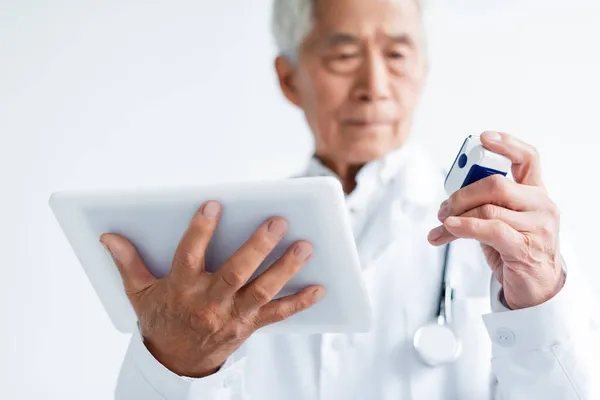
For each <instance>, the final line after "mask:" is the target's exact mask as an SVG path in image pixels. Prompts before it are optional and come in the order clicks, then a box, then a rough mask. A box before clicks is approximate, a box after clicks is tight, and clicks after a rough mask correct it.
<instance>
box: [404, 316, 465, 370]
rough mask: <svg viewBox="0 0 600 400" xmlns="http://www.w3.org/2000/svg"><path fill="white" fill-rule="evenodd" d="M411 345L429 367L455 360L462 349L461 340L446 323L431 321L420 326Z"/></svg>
mask: <svg viewBox="0 0 600 400" xmlns="http://www.w3.org/2000/svg"><path fill="white" fill-rule="evenodd" d="M413 345H414V347H415V350H416V351H417V353H418V354H419V355H420V356H421V359H422V360H423V362H425V363H426V364H427V365H429V366H431V367H437V366H439V365H442V364H446V363H451V362H453V361H455V360H456V359H457V358H458V357H459V356H460V353H461V351H462V346H461V342H460V340H459V339H458V337H457V336H456V334H455V333H454V331H453V330H452V329H451V328H450V327H449V326H448V325H446V324H438V323H431V324H427V325H423V326H422V327H420V328H419V329H418V330H417V331H416V332H415V335H414V338H413Z"/></svg>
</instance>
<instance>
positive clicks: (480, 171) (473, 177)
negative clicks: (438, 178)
mask: <svg viewBox="0 0 600 400" xmlns="http://www.w3.org/2000/svg"><path fill="white" fill-rule="evenodd" d="M496 174H500V175H502V176H506V172H502V171H498V170H495V169H493V168H487V167H482V166H481V165H477V164H474V165H473V166H472V167H471V170H470V171H469V173H468V174H467V177H466V178H465V181H464V182H463V184H462V186H461V189H462V188H464V187H465V186H468V185H470V184H471V183H475V182H477V181H478V180H480V179H483V178H487V177H488V176H490V175H496Z"/></svg>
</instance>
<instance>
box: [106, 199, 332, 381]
mask: <svg viewBox="0 0 600 400" xmlns="http://www.w3.org/2000/svg"><path fill="white" fill-rule="evenodd" d="M220 215H221V207H220V205H219V203H217V202H215V201H209V202H207V203H205V204H204V205H203V206H202V207H201V208H200V209H199V210H198V212H197V213H196V214H195V215H194V217H193V218H192V220H191V222H190V225H189V227H188V229H187V230H186V232H185V234H184V235H183V237H182V239H181V241H180V242H179V245H178V247H177V250H176V252H175V256H174V258H173V263H172V266H171V270H170V272H169V273H168V274H167V275H166V276H165V277H163V278H161V279H156V278H155V277H154V276H153V275H152V274H151V273H150V271H148V269H147V268H146V266H145V265H144V261H143V260H142V258H141V257H140V255H139V254H138V252H137V250H136V249H135V247H134V246H133V244H131V242H130V241H129V240H127V239H126V238H124V237H122V236H119V235H116V234H110V233H106V234H104V235H102V237H101V242H102V243H103V244H104V245H105V246H106V247H107V249H108V250H109V251H110V253H111V254H112V256H113V259H114V260H115V264H116V265H117V267H118V269H119V272H120V273H121V277H122V279H123V283H124V287H125V291H126V293H127V296H128V297H129V300H130V301H131V304H132V305H133V308H134V310H135V312H136V314H137V316H138V319H139V322H140V327H141V332H142V335H143V337H144V342H145V344H146V347H147V348H148V350H149V351H150V352H151V353H152V354H153V355H154V357H155V358H156V359H157V360H158V361H159V362H160V363H161V364H163V365H164V366H165V367H166V368H168V369H170V370H171V371H173V372H174V373H176V374H178V375H180V376H188V377H196V378H200V377H204V376H207V375H210V374H213V373H214V372H216V371H218V369H219V368H220V367H221V366H222V365H223V364H224V363H225V361H226V360H227V358H228V357H229V356H230V355H231V354H232V353H233V352H234V351H235V350H236V349H237V348H239V346H240V345H241V344H242V343H243V342H244V341H245V340H246V339H247V338H248V337H249V336H250V335H251V334H252V333H253V332H254V331H255V330H256V329H258V328H261V327H263V326H265V325H269V324H272V323H275V322H278V321H281V320H284V319H286V318H288V317H290V316H291V315H293V314H296V313H298V312H300V311H302V310H305V309H307V308H309V307H311V306H312V305H313V304H314V303H315V302H317V301H318V300H319V299H321V298H322V297H323V295H324V294H325V289H324V288H323V287H321V286H309V287H306V288H304V289H302V290H301V291H299V292H298V293H296V294H294V295H291V296H286V297H282V298H279V299H276V300H273V297H274V296H275V295H276V294H277V293H278V292H279V291H280V290H281V289H282V288H283V286H284V285H285V283H286V282H287V281H288V280H289V279H290V278H292V276H294V274H296V272H298V270H299V269H300V268H301V267H302V266H303V265H304V264H305V263H306V261H307V260H308V258H309V257H310V256H311V254H312V246H311V245H310V244H309V243H307V242H305V241H298V242H296V243H294V244H293V245H292V246H290V248H289V249H288V250H287V252H286V253H285V254H284V255H283V256H282V257H281V258H279V259H278V260H277V261H276V262H275V263H274V264H273V265H272V266H271V267H270V268H269V269H268V270H267V271H265V272H264V273H263V274H262V275H261V276H259V277H257V278H256V279H254V280H253V281H252V282H251V283H248V280H249V279H250V278H251V276H252V275H253V273H254V272H255V271H256V269H257V268H258V267H259V265H260V264H261V263H262V262H263V260H264V259H265V258H266V257H267V255H268V254H269V253H270V252H271V251H272V250H273V249H274V248H275V246H276V245H277V243H279V241H280V240H281V238H282V237H283V235H284V234H285V232H286V230H287V223H286V221H285V220H284V219H282V218H279V217H273V218H270V219H268V220H267V221H265V223H263V224H262V225H261V226H260V227H259V228H258V229H257V230H256V232H255V233H254V234H253V235H252V236H251V237H250V239H249V240H248V241H247V242H246V243H245V244H244V245H243V246H242V247H240V248H239V249H238V250H237V251H236V252H235V253H234V254H233V255H232V256H231V257H230V258H229V259H228V260H227V261H226V262H225V263H224V264H223V265H221V266H220V268H219V269H218V270H217V272H215V273H209V272H207V271H206V270H205V254H206V248H207V246H208V244H209V242H210V240H211V238H212V236H213V233H214V231H215V228H216V227H217V223H218V221H219V217H220Z"/></svg>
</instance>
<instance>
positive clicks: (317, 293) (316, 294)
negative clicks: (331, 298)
mask: <svg viewBox="0 0 600 400" xmlns="http://www.w3.org/2000/svg"><path fill="white" fill-rule="evenodd" d="M323 296H325V290H324V289H321V288H319V289H315V291H314V292H313V294H312V298H313V302H314V303H316V302H317V301H319V300H321V299H322V298H323Z"/></svg>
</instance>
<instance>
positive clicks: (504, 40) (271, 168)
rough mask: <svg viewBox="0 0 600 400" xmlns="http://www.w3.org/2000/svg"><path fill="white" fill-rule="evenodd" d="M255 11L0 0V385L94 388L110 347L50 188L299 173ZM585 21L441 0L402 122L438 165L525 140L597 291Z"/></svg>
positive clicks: (536, 3) (105, 382)
mask: <svg viewBox="0 0 600 400" xmlns="http://www.w3.org/2000/svg"><path fill="white" fill-rule="evenodd" d="M563 3H564V4H563ZM269 15H270V1H268V0H253V1H243V0H236V1H234V0H228V1H220V2H216V1H215V2H208V1H184V0H177V1H173V0H170V1H166V0H156V1H152V2H146V1H136V0H126V1H125V0H106V1H93V0H86V1H82V0H78V1H75V0H55V1H52V2H50V1H42V0H37V1H36V0H0V185H1V186H0V187H1V189H0V190H1V196H0V205H1V207H0V246H1V253H0V254H1V259H0V260H1V264H0V265H1V271H2V278H1V283H0V287H1V289H0V315H2V323H1V324H0V397H1V398H6V399H34V398H52V399H89V400H92V399H108V398H111V396H112V390H113V386H114V383H115V379H116V377H117V374H118V370H119V366H120V362H121V359H122V356H123V353H124V351H125V348H126V345H127V342H128V337H127V336H125V335H121V334H119V333H117V332H116V331H115V330H114V329H113V328H112V326H111V325H110V322H109V320H108V318H107V317H106V315H105V314H104V311H103V309H102V308H101V305H100V303H99V301H98V300H97V298H96V297H95V294H94V292H93V291H92V289H91V286H90V285H89V283H88V281H87V279H86V277H85V275H84V273H83V272H82V269H81V268H80V266H79V264H78V262H77V260H76V259H75V257H74V255H73V253H72V251H71V249H70V247H69V246H68V244H67V242H66V240H65V238H64V236H63V235H62V233H61V231H60V230H59V227H58V225H57V223H56V221H55V220H54V218H53V215H52V214H51V212H50V209H49V208H48V206H47V199H48V197H49V195H50V193H51V192H53V191H55V190H60V189H74V188H78V189H81V188H99V187H129V186H139V185H143V186H146V185H164V184H169V185H170V184H173V185H175V184H188V183H189V184H194V183H203V182H216V181H237V180H256V179H272V178H282V177H285V176H288V175H290V174H292V173H295V172H297V171H299V170H301V169H302V168H303V166H304V163H305V161H306V159H307V157H308V156H309V155H310V153H311V140H310V133H309V132H308V130H307V127H306V125H305V123H304V121H303V119H302V115H301V114H300V113H299V112H298V111H296V110H294V109H293V108H292V107H291V106H289V105H288V104H287V103H286V102H285V101H284V100H283V97H282V96H281V95H280V93H279V91H278V87H277V84H276V81H275V76H274V73H273V67H272V66H273V55H274V48H273V46H272V41H271V38H270V36H269ZM599 17H600V9H599V8H598V6H594V5H593V3H592V2H589V4H587V3H584V2H583V1H574V0H569V1H564V2H559V1H547V0H518V1H517V0H493V1H492V0H451V1H450V0H447V1H442V0H439V1H438V2H437V3H436V4H434V5H433V6H432V9H431V14H430V18H429V19H428V21H429V30H430V51H431V54H432V68H431V75H430V79H429V84H428V86H427V90H426V94H425V97H424V99H423V103H422V107H421V108H420V110H419V117H418V120H417V124H416V126H415V131H414V135H416V136H418V137H419V138H420V139H421V140H424V141H427V142H428V143H429V146H430V148H431V151H432V152H434V153H435V154H436V155H437V156H438V159H439V160H440V162H441V164H442V165H445V166H448V164H449V163H450V162H451V161H452V159H453V156H454V153H455V152H456V151H457V150H458V147H459V146H460V144H461V142H462V140H463V139H464V137H465V136H466V135H469V134H473V133H480V132H481V131H483V130H487V129H497V130H504V131H508V132H511V133H514V134H516V135H518V136H520V137H522V138H523V139H525V140H527V141H529V142H531V143H533V144H535V145H536V146H537V147H538V148H539V149H540V150H541V152H542V156H543V166H544V173H545V177H546V180H547V184H548V187H549V189H550V191H551V193H552V196H553V198H554V200H555V201H556V202H557V203H558V204H559V206H560V207H561V209H562V212H563V225H564V227H565V229H567V228H568V229H569V230H570V231H571V234H572V236H571V240H572V241H573V242H574V244H575V247H576V250H577V251H578V256H579V261H580V263H581V265H582V266H583V267H584V268H585V269H586V270H587V272H588V273H589V276H590V282H592V283H593V284H594V285H595V287H596V288H600V272H599V268H598V262H597V256H596V254H597V250H598V248H597V246H596V244H597V236H598V235H597V232H598V228H597V227H598V226H599V225H600V217H599V213H598V211H597V210H598V209H597V204H598V200H597V199H598V190H597V184H598V182H600V180H599V179H598V177H597V175H596V174H597V170H596V167H597V158H598V156H597V154H598V149H597V143H598V140H597V137H598V134H599V133H600V130H599V128H598V123H597V119H596V116H597V115H598V112H597V108H598V106H599V104H600V103H599V101H598V98H597V94H598V93H600V76H599V75H598V72H597V71H599V70H600V56H599V55H598V46H597V38H598V37H600V28H599V27H598V24H597V21H598V18H599ZM595 246H596V247H595Z"/></svg>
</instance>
